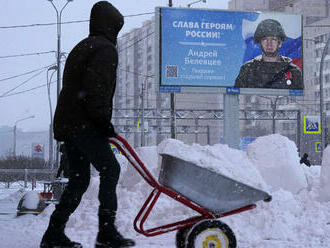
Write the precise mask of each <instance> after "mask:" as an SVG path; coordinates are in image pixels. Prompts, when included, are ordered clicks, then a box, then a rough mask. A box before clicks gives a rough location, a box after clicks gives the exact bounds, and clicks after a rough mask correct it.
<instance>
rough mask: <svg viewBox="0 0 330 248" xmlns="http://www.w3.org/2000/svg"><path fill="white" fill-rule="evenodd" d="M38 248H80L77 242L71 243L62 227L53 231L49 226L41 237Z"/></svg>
mask: <svg viewBox="0 0 330 248" xmlns="http://www.w3.org/2000/svg"><path fill="white" fill-rule="evenodd" d="M40 248H82V245H81V244H80V243H78V242H73V241H71V240H70V239H69V238H68V237H67V236H66V235H65V233H64V227H61V228H58V229H54V227H53V226H51V225H49V227H48V229H47V230H46V232H45V234H44V236H43V237H42V240H41V244H40Z"/></svg>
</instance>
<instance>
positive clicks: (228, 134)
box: [223, 94, 240, 149]
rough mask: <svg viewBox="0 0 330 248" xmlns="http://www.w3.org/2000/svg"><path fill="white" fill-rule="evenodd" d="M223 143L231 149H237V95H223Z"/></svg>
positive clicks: (238, 138)
mask: <svg viewBox="0 0 330 248" xmlns="http://www.w3.org/2000/svg"><path fill="white" fill-rule="evenodd" d="M223 103H224V104H223V105H224V135H223V137H224V142H225V144H227V145H228V146H229V147H231V148H235V149H239V142H240V133H239V116H238V115H239V113H238V112H239V110H238V95H237V94H224V98H223Z"/></svg>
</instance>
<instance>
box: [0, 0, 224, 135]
mask: <svg viewBox="0 0 330 248" xmlns="http://www.w3.org/2000/svg"><path fill="white" fill-rule="evenodd" d="M66 2H67V1H66V0H54V1H53V3H54V4H55V5H56V6H57V8H58V9H59V10H60V9H61V8H62V7H63V6H64V4H65V3H66ZM95 2H97V1H96V0H88V1H87V0H73V1H72V2H70V3H69V4H68V5H67V6H66V7H65V9H64V10H63V12H62V22H70V21H84V22H78V23H77V22H76V23H72V24H63V25H62V34H61V45H62V52H66V53H68V52H70V50H71V49H72V48H73V46H74V45H75V44H76V43H77V42H79V41H80V40H81V39H83V38H85V37H86V36H87V35H88V22H87V20H88V19H89V14H90V10H91V8H92V6H93V4H94V3H95ZM110 2H111V3H112V4H113V5H115V6H116V7H117V8H118V9H119V10H120V12H121V13H122V14H123V15H124V16H126V17H125V25H124V28H123V30H122V31H121V33H120V34H119V36H121V35H123V34H124V33H125V32H128V31H130V30H132V29H133V28H139V27H141V26H142V23H143V21H145V20H147V19H150V18H151V17H152V15H153V14H145V15H141V16H132V17H129V16H130V15H136V14H143V13H150V12H154V8H155V7H156V6H168V2H169V1H168V0H113V1H110ZM172 2H173V7H186V6H187V4H188V3H191V2H194V1H193V0H192V1H190V0H180V1H179V0H173V1H172ZM227 6H228V0H207V3H202V2H199V3H196V4H194V5H193V6H192V7H194V8H208V9H227ZM49 23H56V11H55V9H54V8H53V6H52V5H51V3H50V2H49V1H48V0H7V1H4V0H3V1H1V8H0V37H1V39H0V47H1V49H0V68H1V69H0V126H10V127H13V126H14V124H15V122H16V121H17V120H20V119H23V118H26V117H29V116H32V115H34V116H35V117H34V118H33V119H28V120H24V121H20V122H19V123H18V124H17V125H18V128H21V129H23V130H24V131H41V130H47V129H48V127H49V123H50V107H49V101H48V94H47V87H46V82H47V70H48V68H49V67H50V66H51V65H52V64H55V63H56V56H55V53H54V52H51V51H56V49H57V31H56V25H38V24H49ZM31 24H36V25H32V26H28V27H18V26H22V25H31ZM33 53H42V54H39V55H27V54H33ZM14 55H25V56H15V57H13V56H14ZM63 65H64V64H62V70H63ZM32 71H34V72H32ZM29 72H32V73H29ZM52 72H54V70H50V71H49V77H50V76H51V73H52ZM22 74H25V75H22ZM52 82H54V83H52V84H51V89H50V90H51V99H52V101H51V102H52V109H53V111H54V109H55V106H56V73H54V75H53V77H52ZM33 88H36V89H33Z"/></svg>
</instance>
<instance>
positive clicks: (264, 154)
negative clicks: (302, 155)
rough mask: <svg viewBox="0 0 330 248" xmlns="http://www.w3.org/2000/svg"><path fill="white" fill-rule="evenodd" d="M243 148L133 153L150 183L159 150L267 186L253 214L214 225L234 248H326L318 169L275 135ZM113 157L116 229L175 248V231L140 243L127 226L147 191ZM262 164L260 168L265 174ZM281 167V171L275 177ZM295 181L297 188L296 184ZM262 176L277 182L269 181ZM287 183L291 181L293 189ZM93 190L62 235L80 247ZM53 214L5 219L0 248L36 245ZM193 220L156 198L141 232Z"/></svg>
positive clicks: (174, 146) (89, 239)
mask: <svg viewBox="0 0 330 248" xmlns="http://www.w3.org/2000/svg"><path fill="white" fill-rule="evenodd" d="M265 140H267V141H268V143H267V144H265ZM248 149H249V157H250V159H249V157H248V156H247V154H246V153H245V152H242V151H238V150H235V149H230V148H228V147H227V146H225V145H214V146H200V145H196V144H194V145H186V144H183V143H182V142H180V141H177V140H171V139H169V140H165V141H163V142H162V143H161V144H160V145H159V146H158V147H144V148H139V149H136V150H137V152H138V154H139V157H140V158H141V159H142V161H143V162H144V163H145V165H146V166H147V168H148V169H149V170H150V172H151V173H152V174H153V175H154V176H155V177H156V178H157V177H158V171H159V165H160V161H158V160H159V157H158V154H157V151H159V152H162V153H167V154H170V155H173V156H176V157H180V158H183V159H185V160H188V161H190V162H193V163H195V164H198V165H200V166H203V167H205V168H208V169H211V170H215V171H219V172H221V173H223V174H225V175H226V176H230V177H234V179H235V180H244V181H248V182H249V184H254V185H256V184H257V185H259V186H264V184H265V182H266V183H267V184H270V183H272V184H271V185H270V186H271V187H272V188H271V189H272V192H271V195H272V197H273V200H272V201H271V202H270V203H265V202H257V208H256V209H253V210H250V211H247V212H243V213H240V214H235V215H231V216H228V217H225V218H222V219H221V220H222V221H223V222H225V223H226V224H228V225H229V226H230V228H231V229H232V230H233V231H234V233H235V235H236V238H237V241H238V246H239V247H240V248H253V247H254V248H256V247H258V248H259V247H262V248H273V247H277V248H300V247H317V248H329V243H330V236H329V235H328V234H329V232H330V212H329V209H330V202H320V201H319V190H320V171H321V169H320V167H319V166H312V167H306V166H303V165H300V164H299V162H297V161H298V155H297V152H296V150H295V149H296V148H295V147H294V146H293V145H292V144H291V143H290V141H288V140H285V139H283V137H282V136H279V135H271V136H266V137H261V138H259V139H257V141H256V142H255V143H253V144H252V145H251V146H250V147H249V148H248ZM283 154H284V155H283ZM282 156H285V159H282V158H281V157H282ZM117 157H118V160H119V161H120V163H121V166H122V171H121V177H120V181H119V185H118V190H117V192H118V215H117V220H116V224H117V226H118V228H119V230H120V231H121V232H122V233H123V234H124V235H125V236H127V237H131V238H133V239H135V240H136V242H137V245H136V247H137V248H175V232H171V233H169V234H163V235H159V236H155V237H149V238H148V237H144V236H143V235H140V234H138V233H136V232H135V231H134V230H133V220H134V218H135V216H136V215H137V213H138V211H139V209H140V207H141V206H142V204H143V203H144V201H145V200H146V199H147V197H148V195H149V194H150V192H151V190H152V189H151V187H149V186H148V185H147V184H146V182H145V181H144V180H143V179H141V176H140V175H139V174H138V173H137V172H136V171H135V170H134V169H133V168H132V166H131V165H130V164H128V162H127V161H126V159H125V158H124V157H123V156H122V155H117ZM266 162H267V163H266ZM262 166H268V167H267V169H268V170H267V169H266V168H263V167H262ZM294 166H296V167H297V168H298V169H295V168H294ZM277 167H279V168H277ZM283 169H285V170H286V173H283V172H282V170H283ZM267 171H268V174H269V175H268V174H267ZM302 175H303V178H304V179H305V183H304V184H302V183H301V182H300V178H301V177H302ZM270 176H273V177H276V178H279V177H282V178H281V180H279V179H278V180H273V181H270V182H269V181H268V180H269V177H270ZM263 178H264V180H263ZM290 181H297V182H296V184H298V185H299V187H297V186H296V184H295V185H292V184H291V183H290ZM98 185H99V179H98V177H93V178H92V179H91V183H90V187H89V188H88V190H87V192H86V193H85V195H84V197H83V199H82V202H81V204H80V205H79V207H78V208H77V210H76V212H75V213H74V214H73V215H72V216H71V217H70V220H69V222H68V224H67V228H66V233H67V235H68V236H69V237H70V238H72V239H73V240H77V241H79V242H82V244H83V246H84V247H93V246H94V242H95V237H96V233H97V229H98V221H97V208H98V200H97V196H98ZM266 186H267V185H266ZM266 188H267V187H266ZM292 189H295V190H292ZM298 189H299V190H298ZM298 191H299V192H298ZM268 192H269V191H268ZM53 210H54V206H53V205H50V206H49V207H47V208H46V209H45V210H44V211H43V213H41V214H40V215H38V216H22V217H19V218H17V219H15V221H7V222H6V224H5V225H3V224H2V223H1V225H0V244H1V245H0V247H11V248H22V247H24V248H35V247H38V244H39V242H40V239H41V236H42V234H43V232H44V231H45V229H46V227H47V225H48V221H49V216H50V214H51V213H52V211H53ZM194 215H196V213H195V212H194V211H192V210H191V209H189V208H188V207H186V206H183V205H181V204H180V203H178V202H177V201H175V200H174V199H171V198H169V197H166V196H161V197H160V199H159V200H158V202H157V204H156V206H155V207H154V208H153V210H152V211H151V215H150V217H149V218H148V220H147V222H146V226H145V227H146V229H148V228H152V227H156V226H159V225H164V224H168V223H172V222H174V221H176V220H184V219H186V218H188V217H191V216H194Z"/></svg>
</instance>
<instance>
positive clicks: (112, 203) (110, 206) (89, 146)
mask: <svg viewBox="0 0 330 248" xmlns="http://www.w3.org/2000/svg"><path fill="white" fill-rule="evenodd" d="M64 143H65V149H66V152H67V156H68V161H69V168H70V169H69V183H68V185H67V187H66V188H65V190H64V191H63V194H62V196H61V199H60V202H59V204H57V205H56V207H55V211H54V212H53V214H52V216H51V218H50V225H49V226H50V227H52V226H53V227H55V228H61V227H62V228H64V226H65V223H66V222H67V221H68V219H69V216H70V215H71V214H72V213H73V212H74V211H75V209H76V208H77V207H78V205H79V203H80V201H81V198H82V195H83V194H84V193H85V191H86V190H87V188H88V185H89V181H90V164H92V165H93V166H94V167H95V168H96V170H97V171H98V172H99V173H100V188H99V195H98V198H99V202H100V205H99V209H98V215H99V229H100V230H103V229H107V228H108V229H110V230H111V228H114V221H115V215H116V211H117V195H116V186H117V183H118V179H119V174H120V166H119V163H118V161H117V159H116V157H115V155H114V154H113V153H112V151H111V148H110V144H109V140H108V138H105V137H102V136H100V135H98V134H97V133H90V132H89V133H88V134H82V135H75V136H72V137H70V138H68V139H67V140H65V142H64Z"/></svg>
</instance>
